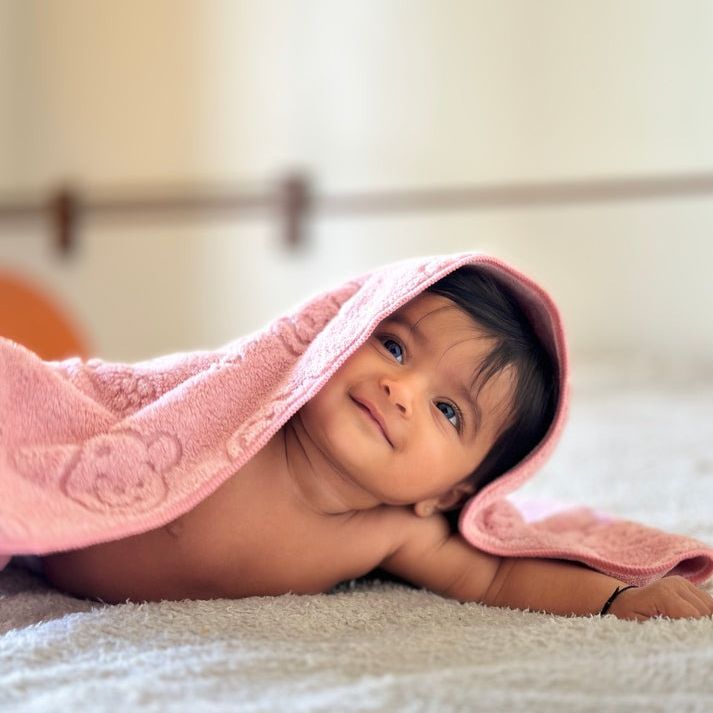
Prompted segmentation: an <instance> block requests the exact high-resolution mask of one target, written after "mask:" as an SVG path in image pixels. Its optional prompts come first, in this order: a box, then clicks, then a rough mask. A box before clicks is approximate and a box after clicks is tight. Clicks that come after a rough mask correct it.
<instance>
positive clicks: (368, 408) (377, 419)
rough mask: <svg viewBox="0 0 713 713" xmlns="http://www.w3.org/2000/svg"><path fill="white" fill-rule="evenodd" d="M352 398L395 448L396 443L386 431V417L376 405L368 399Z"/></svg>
mask: <svg viewBox="0 0 713 713" xmlns="http://www.w3.org/2000/svg"><path fill="white" fill-rule="evenodd" d="M350 398H351V400H352V401H353V402H354V403H355V404H356V405H357V407H358V408H359V409H361V410H362V411H363V412H364V413H365V414H366V415H367V416H368V417H369V418H370V419H371V420H372V421H373V422H374V423H375V424H376V426H377V427H378V428H379V430H380V431H381V434H382V435H383V436H384V438H385V439H386V442H387V443H388V444H389V445H390V446H391V447H392V448H393V447H394V444H393V443H392V442H391V439H390V438H389V434H388V433H387V432H386V424H385V423H384V417H383V416H382V415H381V413H380V412H379V410H378V409H377V408H376V406H374V405H373V404H372V403H371V402H369V401H367V400H366V399H361V398H360V399H356V398H354V397H353V396H350Z"/></svg>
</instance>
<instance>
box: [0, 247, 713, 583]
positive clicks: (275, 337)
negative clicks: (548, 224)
mask: <svg viewBox="0 0 713 713" xmlns="http://www.w3.org/2000/svg"><path fill="white" fill-rule="evenodd" d="M464 265H477V266H480V267H481V268H482V269H484V270H486V271H488V272H489V273H491V274H492V275H494V276H495V277H497V278H498V279H499V280H501V281H502V282H503V283H505V284H506V285H508V286H509V287H510V288H511V289H512V290H513V291H514V292H515V294H516V296H517V299H518V301H519V302H520V304H521V306H522V307H523V309H524V311H525V313H526V314H527V315H528V317H529V318H530V320H531V321H532V324H533V326H534V328H535V331H536V332H537V333H538V335H539V336H540V338H541V339H542V341H543V343H544V344H545V346H546V347H547V348H548V350H549V351H550V353H551V354H552V355H553V357H554V358H555V360H556V362H557V364H558V369H559V384H560V393H561V398H560V401H559V404H558V407H557V412H556V416H555V420H554V422H553V424H552V426H551V428H550V430H549V432H548V433H547V435H546V436H545V438H544V439H543V441H542V442H541V443H540V444H539V445H538V446H537V447H536V448H535V449H534V450H533V451H532V452H531V453H530V454H529V455H528V456H527V457H526V458H525V459H524V460H523V461H521V462H520V463H519V464H518V465H517V466H515V467H514V468H513V469H511V470H510V471H509V472H508V473H507V474H506V475H504V476H502V477H500V478H498V479H497V480H496V481H495V482H493V483H491V484H490V485H489V486H487V487H485V488H484V489H483V490H482V491H481V492H479V493H478V494H476V495H475V496H474V497H473V498H472V499H471V501H470V502H469V503H468V505H467V506H466V507H465V508H464V510H463V513H462V516H461V520H460V529H461V532H462V534H463V536H464V537H465V538H466V539H467V540H468V541H469V542H470V543H471V544H473V545H474V546H475V547H478V548H480V549H482V550H485V551H487V552H491V553H494V554H501V555H509V556H539V557H558V558H565V559H573V560H578V561H581V562H584V563H586V564H589V565H590V566H592V567H594V568H596V569H599V570H601V571H603V572H606V573H608V574H612V575H614V576H617V577H619V578H620V579H623V580H625V581H628V582H629V583H632V584H643V583H646V582H648V581H652V580H654V579H656V578H658V577H660V576H662V575H665V574H667V573H670V572H674V573H679V574H682V575H684V576H686V577H688V578H690V579H691V580H693V581H695V582H700V581H703V580H705V579H706V578H708V577H709V576H710V574H711V572H712V571H713V550H711V549H710V548H709V547H707V546H706V545H704V544H703V543H700V542H697V541H695V540H692V539H690V538H688V537H683V536H678V535H669V534H666V533H663V532H660V531H656V530H653V529H650V528H646V527H643V526H641V525H638V524H636V523H633V522H621V521H619V522H616V521H613V520H612V519H611V518H607V517H605V516H601V515H600V514H598V513H596V512H594V511H591V510H588V509H586V508H580V509H574V510H571V509H570V510H568V511H566V512H564V513H562V512H560V513H556V514H554V515H552V514H550V516H549V517H546V518H544V519H542V518H541V517H540V516H541V515H542V512H541V511H538V510H537V508H533V507H530V506H528V505H526V504H525V505H522V504H521V506H520V507H519V508H518V507H517V506H516V505H515V504H513V502H512V501H510V500H507V499H506V496H508V495H510V494H511V493H512V492H513V491H514V490H516V489H518V488H519V487H520V486H522V485H523V484H524V483H525V481H526V480H528V479H529V478H530V477H531V476H532V474H533V473H534V472H535V471H537V470H538V469H539V468H540V467H541V466H542V465H543V463H544V462H545V460H546V459H547V457H548V456H549V455H550V454H551V452H552V449H553V447H554V445H555V443H556V441H557V439H558V437H559V436H560V434H561V431H562V428H563V425H564V421H565V417H566V413H567V405H568V401H567V399H568V359H567V348H566V342H565V336H564V330H563V328H562V324H561V320H560V316H559V313H558V311H557V308H556V306H555V305H554V303H553V301H552V300H551V299H550V297H549V295H547V293H546V292H545V291H544V290H542V289H541V288H540V287H539V286H538V285H536V284H535V283H534V282H533V281H532V280H531V279H529V278H528V277H527V276H526V275H524V274H522V273H521V272H519V271H518V270H516V269H515V268H513V267H511V266H509V265H507V264H506V263H504V262H503V261H501V260H499V259H497V258H493V257H490V256H486V255H483V254H479V253H467V254H461V255H446V256H436V257H429V258H420V259H415V260H408V261H404V262H400V263H396V264H393V265H388V266H386V267H384V268H381V269H378V270H375V271H373V272H371V273H368V274H366V275H363V276H361V277H359V278H357V279H354V280H351V281H349V282H347V283H346V284H344V285H342V286H340V287H338V288H336V289H333V290H330V291H327V292H325V293H323V294H320V295H318V296H316V297H315V298H313V299H312V300H310V301H308V302H307V303H305V304H303V305H301V306H299V307H298V308H297V309H295V310H293V311H292V312H291V313H290V314H288V315H287V316H285V317H282V318H279V319H276V320H275V321H273V322H272V323H271V324H269V325H268V326H267V327H266V328H265V329H264V330H261V331H259V332H257V333H255V334H252V335H249V336H248V337H245V338H242V339H238V340H236V341H234V342H231V343H229V344H228V345H226V346H224V347H222V348H220V349H217V350H213V351H201V352H193V353H184V354H175V355H171V356H167V357H160V358H158V359H154V360H150V361H146V362H140V363H138V364H133V365H131V364H112V363H107V362H104V361H101V360H98V359H90V360H89V361H87V362H82V361H80V360H79V359H69V360H66V361H62V362H43V361H42V360H40V359H39V358H38V357H37V356H36V355H34V354H33V353H31V352H30V351H28V350H27V349H25V348H23V347H21V346H20V345H17V344H15V343H13V342H10V341H8V340H2V339H0V414H2V423H1V424H0V485H1V486H2V492H3V496H4V497H3V499H2V501H0V558H2V559H0V566H3V565H4V564H6V563H7V561H9V559H10V557H11V556H12V555H30V554H45V553H48V552H54V551H60V550H66V549H71V548H77V547H83V546H87V545H90V544H95V543H98V542H104V541H108V540H114V539H118V538H123V537H128V536H130V535H133V534H138V533H140V532H145V531H148V530H151V529H154V528H157V527H160V526H162V525H164V524H166V523H168V522H170V521H171V520H173V519H175V518H176V517H178V516H180V515H181V514H183V513H184V512H186V511H188V510H190V509H191V508H192V507H194V506H195V505H196V504H197V503H199V502H200V501H201V500H202V499H204V498H205V497H206V496H207V495H209V494H210V493H212V492H213V491H214V490H216V488H218V486H220V485H221V484H222V483H223V482H224V481H225V480H226V479H227V478H229V477H230V476H232V475H233V474H235V473H236V471H238V470H239V469H240V468H241V467H242V465H244V464H245V463H246V462H247V461H248V460H249V459H250V458H252V457H253V456H254V455H255V454H256V453H257V452H258V451H259V450H260V449H261V448H262V447H263V446H264V445H265V444H266V443H267V442H268V440H269V439H270V438H271V437H272V436H273V435H274V434H275V433H276V432H277V431H278V430H279V428H280V427H281V426H282V425H283V424H284V423H285V422H286V421H287V420H288V419H289V418H290V417H291V416H292V415H293V414H294V413H295V412H296V411H297V410H298V409H299V408H300V407H301V406H302V405H303V404H304V403H306V402H307V401H308V400H309V399H310V398H312V397H313V396H314V395H315V394H316V393H317V392H318V390H319V389H320V388H321V387H322V386H323V385H324V384H325V383H326V382H327V381H328V380H329V378H330V377H331V376H332V375H333V374H334V373H335V371H336V370H337V369H338V368H339V367H340V366H341V365H342V364H343V363H344V361H345V360H346V359H347V358H348V357H349V356H350V355H351V354H352V353H353V352H354V351H355V350H356V349H357V348H358V347H359V346H360V345H361V344H363V343H364V342H365V341H366V339H367V338H368V337H369V335H370V334H371V333H372V331H373V330H374V328H375V327H376V325H377V324H378V323H379V322H380V321H381V320H382V319H384V318H385V317H386V316H388V315H389V314H390V313H392V312H393V311H394V310H396V309H398V308H399V307H400V306H402V305H403V304H405V303H406V302H408V301H409V300H411V299H412V298H413V297H415V296H416V295H418V294H419V293H420V292H422V291H423V290H424V289H426V288H427V287H428V286H429V285H431V284H433V283H434V282H436V281H437V280H439V279H440V278H441V277H443V276H445V275H446V274H448V273H450V272H452V271H453V270H455V269H457V268H459V267H461V266H464ZM237 477H239V476H237ZM3 560H4V561H3Z"/></svg>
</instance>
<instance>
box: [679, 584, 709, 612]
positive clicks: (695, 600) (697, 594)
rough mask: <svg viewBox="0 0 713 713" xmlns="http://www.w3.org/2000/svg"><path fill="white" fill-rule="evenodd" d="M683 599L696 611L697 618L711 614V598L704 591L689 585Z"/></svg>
mask: <svg viewBox="0 0 713 713" xmlns="http://www.w3.org/2000/svg"><path fill="white" fill-rule="evenodd" d="M685 598H686V599H687V601H689V602H690V603H691V604H693V606H694V607H697V609H698V616H711V614H713V597H711V595H710V594H708V592H706V591H705V589H700V588H699V587H696V586H695V585H693V584H691V585H690V586H689V588H688V589H687V590H686V592H685Z"/></svg>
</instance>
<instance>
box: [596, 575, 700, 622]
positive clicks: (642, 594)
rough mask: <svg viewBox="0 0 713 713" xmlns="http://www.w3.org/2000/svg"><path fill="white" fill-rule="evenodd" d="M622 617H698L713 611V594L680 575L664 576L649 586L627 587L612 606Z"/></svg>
mask: <svg viewBox="0 0 713 713" xmlns="http://www.w3.org/2000/svg"><path fill="white" fill-rule="evenodd" d="M609 613H610V614H614V615H615V616H617V617H619V619H638V620H639V621H644V620H645V619H650V618H651V617H655V616H667V617H670V618H671V619H698V618H699V617H703V616H711V614H713V597H711V595H710V594H708V592H706V591H705V590H703V589H700V587H697V586H696V585H695V584H691V582H689V581H688V580H687V579H684V578H683V577H679V576H677V575H674V576H671V577H663V578H662V579H658V580H656V581H655V582H652V583H651V584H649V585H647V586H646V587H638V588H635V589H627V590H626V591H625V592H622V593H621V594H620V595H619V596H618V597H617V598H616V599H615V600H614V601H613V602H612V605H611V607H610V608H609Z"/></svg>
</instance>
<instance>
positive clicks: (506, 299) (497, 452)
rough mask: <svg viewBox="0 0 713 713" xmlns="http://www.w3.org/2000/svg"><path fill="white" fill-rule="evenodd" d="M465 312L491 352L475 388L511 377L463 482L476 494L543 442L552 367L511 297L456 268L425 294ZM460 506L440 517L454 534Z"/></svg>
mask: <svg viewBox="0 0 713 713" xmlns="http://www.w3.org/2000/svg"><path fill="white" fill-rule="evenodd" d="M427 292H431V293H433V294H436V295H440V296H441V297H446V298H448V299H449V300H451V301H452V302H454V303H455V304H456V305H457V306H458V307H459V308H460V309H462V310H463V311H464V312H466V313H467V314H468V315H469V316H470V317H471V318H472V319H473V321H474V322H476V324H477V326H478V327H479V328H480V329H481V330H482V331H483V332H484V333H485V335H486V336H487V337H488V338H490V339H493V340H494V341H495V347H494V348H493V349H492V351H491V352H490V353H489V354H488V355H487V356H486V358H485V359H484V360H483V362H482V364H480V366H479V367H478V371H477V376H476V379H479V380H480V382H479V388H482V387H483V385H484V384H485V383H487V381H488V380H489V379H490V378H492V377H493V376H494V375H495V374H497V373H499V372H500V371H502V370H503V369H504V368H505V367H507V366H508V365H512V367H513V368H514V371H515V381H514V385H513V390H512V396H511V399H512V404H511V406H512V414H511V416H510V419H509V420H508V421H507V423H506V424H505V427H504V428H503V430H502V432H501V433H500V435H499V436H498V438H497V439H496V441H495V443H494V444H493V446H492V448H491V449H490V451H489V452H488V454H487V455H486V456H485V458H484V459H483V461H482V462H481V463H480V465H479V466H478V467H477V468H476V469H475V470H474V471H473V473H471V475H470V476H469V480H470V481H471V482H472V483H473V484H474V485H475V486H476V488H477V489H478V490H480V489H481V488H483V487H484V486H486V485H487V484H488V483H490V482H492V481H493V480H495V479H496V478H497V477H498V476H500V475H502V474H503V473H505V472H506V471H508V470H510V469H511V468H512V467H514V466H515V465H517V463H519V462H520V461H521V460H522V459H523V458H524V457H525V456H526V455H527V454H528V453H529V452H530V451H532V450H533V449H534V448H535V446H537V444H538V443H539V442H540V441H541V440H542V439H543V438H544V436H545V433H546V432H547V429H548V428H549V427H550V424H551V423H552V420H553V418H554V414H555V409H556V407H557V401H558V398H559V383H558V378H557V371H558V370H557V364H556V363H555V362H554V360H553V358H552V357H551V356H550V355H549V353H548V351H547V349H546V348H545V347H544V345H543V344H542V343H541V342H540V340H539V338H538V337H537V335H536V334H535V331H534V329H533V327H532V324H531V323H530V321H529V319H528V318H527V316H526V315H525V313H524V312H523V310H522V308H521V307H520V304H519V303H518V301H517V299H516V298H515V296H514V294H513V293H512V291H511V290H510V289H509V288H508V287H507V286H506V285H505V284H504V283H503V282H501V281H499V280H498V279H497V278H495V277H494V276H493V275H491V274H490V273H488V272H487V271H486V270H485V269H483V268H479V267H476V266H466V267H462V268H460V269H458V270H456V271H455V272H452V273H450V274H449V275H447V276H446V277H444V278H443V279H441V280H439V281H438V282H436V283H435V284H434V285H432V286H431V287H429V288H428V289H427ZM462 506H463V503H461V504H460V505H459V506H457V507H456V508H455V509H453V510H449V511H448V512H445V513H444V515H445V516H446V518H447V520H448V522H449V524H450V526H451V530H453V531H454V532H455V531H457V527H458V517H459V515H460V511H461V509H462Z"/></svg>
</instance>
